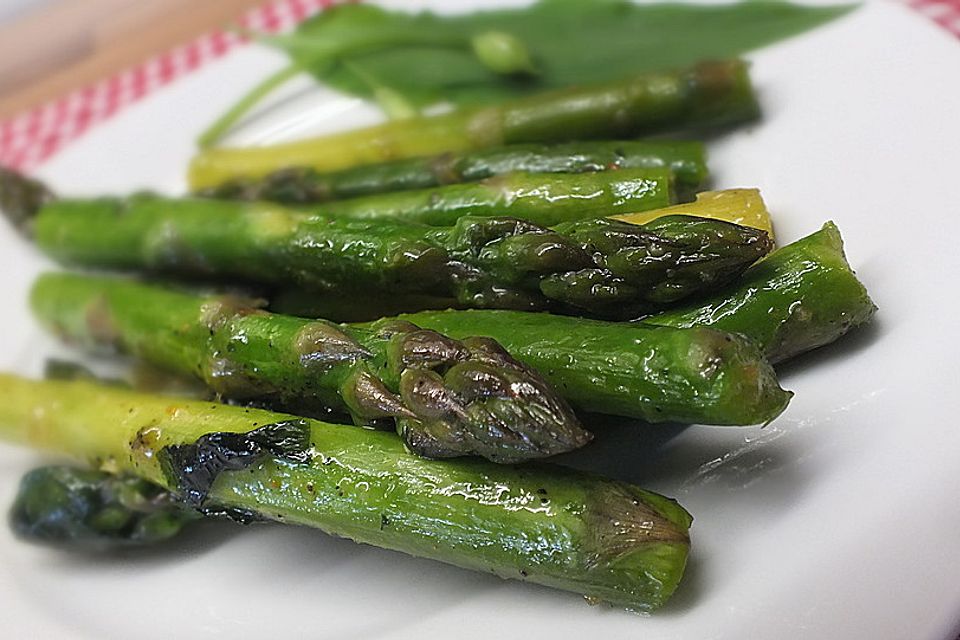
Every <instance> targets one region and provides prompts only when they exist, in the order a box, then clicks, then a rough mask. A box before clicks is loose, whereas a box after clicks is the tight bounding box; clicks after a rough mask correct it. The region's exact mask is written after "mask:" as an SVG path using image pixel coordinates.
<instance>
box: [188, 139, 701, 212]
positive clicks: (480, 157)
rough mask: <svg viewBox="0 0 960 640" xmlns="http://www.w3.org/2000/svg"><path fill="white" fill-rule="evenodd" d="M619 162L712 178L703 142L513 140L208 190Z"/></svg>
mask: <svg viewBox="0 0 960 640" xmlns="http://www.w3.org/2000/svg"><path fill="white" fill-rule="evenodd" d="M614 169H669V170H670V172H671V174H672V175H673V177H674V186H675V187H676V190H677V192H678V194H683V195H687V194H691V193H693V192H695V191H697V190H698V189H699V188H700V187H701V186H702V185H703V183H704V182H705V181H706V180H707V175H708V174H707V165H706V159H705V154H704V148H703V144H702V143H700V142H659V141H630V140H625V141H617V142H613V141H609V142H608V141H598V142H570V143H566V144H553V145H543V144H513V145H507V146H504V147H495V148H493V149H480V150H476V151H468V152H465V153H445V154H442V155H439V156H428V157H426V158H410V159H406V160H394V161H392V162H383V163H380V164H374V165H367V166H361V167H354V168H352V169H343V170H341V171H332V172H328V173H321V172H319V171H317V170H315V169H313V168H311V167H293V168H289V169H281V170H280V171H276V172H273V173H271V174H269V175H267V176H264V177H263V178H260V179H234V180H228V181H227V182H225V183H223V184H220V185H217V186H215V187H211V188H209V189H203V190H201V192H200V195H203V196H207V197H214V198H223V199H227V200H268V201H271V202H282V203H287V204H312V203H318V202H328V201H330V200H343V199H346V198H356V197H359V196H369V195H373V194H376V193H390V192H395V191H407V190H411V189H429V188H430V187H437V186H441V185H445V184H458V183H461V182H476V181H478V180H485V179H487V178H491V177H493V176H499V175H503V174H506V173H513V172H517V171H524V172H529V173H583V172H592V171H607V170H614Z"/></svg>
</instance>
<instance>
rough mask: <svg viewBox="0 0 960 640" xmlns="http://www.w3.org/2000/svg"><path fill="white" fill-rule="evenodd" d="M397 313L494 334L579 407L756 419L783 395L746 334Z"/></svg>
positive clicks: (516, 315)
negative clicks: (742, 336)
mask: <svg viewBox="0 0 960 640" xmlns="http://www.w3.org/2000/svg"><path fill="white" fill-rule="evenodd" d="M400 317H401V318H411V319H417V320H418V321H421V322H423V325H424V326H428V327H446V328H447V330H448V331H447V332H448V333H449V334H450V335H460V334H470V335H484V336H489V337H494V339H497V340H499V341H500V343H501V344H503V345H504V346H505V347H506V348H507V350H508V351H509V352H510V353H511V354H512V355H513V356H514V357H516V358H517V359H518V360H520V361H521V362H525V363H527V364H528V365H529V366H531V367H534V368H535V369H537V370H538V371H539V372H540V373H541V374H543V376H544V378H546V379H547V380H549V381H550V383H551V384H552V385H553V386H554V387H555V388H556V389H557V390H558V391H559V393H561V394H562V395H563V396H564V397H565V398H566V399H567V400H568V401H569V402H570V404H572V405H573V406H574V407H575V408H577V409H582V410H585V411H591V412H594V413H606V414H612V415H620V416H629V417H632V418H642V419H644V420H646V421H648V422H664V421H670V422H684V423H699V424H759V423H766V422H769V421H771V420H773V419H774V418H776V417H777V416H778V415H779V414H780V413H781V412H782V411H783V410H784V409H785V408H786V406H787V403H788V402H789V400H790V397H791V395H792V394H791V393H789V392H786V391H784V390H783V389H781V388H780V386H779V385H778V384H777V382H776V378H775V376H774V373H773V370H772V368H771V367H770V365H769V364H767V362H766V361H765V360H764V359H763V358H762V356H760V354H759V350H758V349H757V348H756V347H755V346H754V345H753V344H752V343H750V342H749V341H747V340H746V339H745V338H741V337H740V336H737V335H735V334H728V333H722V332H717V331H714V330H712V329H707V328H703V327H698V328H692V329H687V330H686V333H678V332H677V331H678V330H676V329H670V331H669V332H664V329H668V327H655V326H648V325H643V324H629V323H622V322H603V321H598V320H587V319H584V318H572V317H565V316H555V315H551V314H546V313H526V312H519V311H478V310H468V311H422V312H420V313H413V314H405V315H403V316H400Z"/></svg>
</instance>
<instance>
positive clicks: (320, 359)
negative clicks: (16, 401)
mask: <svg viewBox="0 0 960 640" xmlns="http://www.w3.org/2000/svg"><path fill="white" fill-rule="evenodd" d="M31 302H32V306H33V309H34V312H35V314H36V315H37V317H38V318H39V319H40V321H41V322H42V323H43V324H44V325H45V326H47V327H48V328H50V329H52V330H53V331H55V332H57V333H58V334H60V335H61V336H62V337H63V338H64V339H66V340H67V341H69V342H72V343H77V344H80V345H84V346H87V347H100V348H102V347H104V346H108V347H110V348H118V349H120V350H121V351H124V352H127V353H131V354H134V355H136V356H138V357H140V358H143V359H145V360H146V361H147V362H149V363H152V364H155V365H158V366H161V367H163V368H165V369H167V370H170V371H174V372H178V373H181V374H185V375H188V376H195V377H199V378H201V379H202V380H204V381H205V382H206V383H207V384H208V385H209V386H210V387H211V388H212V389H214V390H216V391H217V392H218V393H220V394H222V395H223V396H226V397H230V398H239V399H257V400H263V401H268V402H270V403H271V404H273V405H276V404H279V405H280V406H284V407H294V408H300V407H302V406H303V405H304V403H306V405H307V406H309V405H310V401H311V400H312V401H314V402H315V403H320V404H323V405H325V406H332V407H334V408H339V409H346V410H348V411H349V412H350V413H351V414H352V415H353V416H354V417H355V419H356V420H357V421H358V422H359V423H361V424H362V423H364V422H365V421H369V420H371V419H374V418H383V417H394V418H396V419H397V420H398V423H399V424H400V425H402V428H401V429H400V433H401V435H403V436H404V439H405V440H406V441H407V443H408V445H409V446H410V447H411V449H413V451H415V452H417V453H420V454H427V455H430V456H431V457H438V455H439V453H443V452H448V453H451V452H452V453H471V452H474V453H480V454H481V455H484V456H486V457H488V458H490V459H493V460H496V461H503V460H505V459H509V460H512V461H515V460H520V459H525V458H533V457H540V456H543V455H550V454H552V453H560V452H562V451H567V450H570V449H573V448H575V447H576V446H579V445H583V444H585V443H586V441H587V439H588V434H587V433H586V432H584V431H583V430H582V428H581V427H580V426H579V424H578V423H577V421H576V419H575V418H574V417H573V416H572V415H571V414H570V412H569V410H568V409H567V405H566V404H565V403H564V402H563V401H560V400H558V399H557V398H555V397H554V396H553V395H552V394H551V393H550V391H549V390H548V389H547V388H546V385H545V383H543V382H542V381H541V380H540V378H539V377H538V376H537V375H535V374H533V373H532V372H531V371H530V370H529V369H523V368H520V367H519V365H517V363H516V361H514V360H513V359H512V358H510V357H509V356H507V355H506V354H505V353H503V352H502V351H501V350H499V349H498V348H497V346H496V345H495V344H490V343H489V342H484V341H478V340H474V339H471V338H469V337H466V336H465V334H464V333H463V331H462V330H461V331H459V332H458V333H459V335H461V336H463V337H465V339H464V341H463V342H462V343H456V342H454V341H452V340H450V339H444V338H443V336H440V335H438V334H436V333H433V332H427V331H416V330H415V327H413V325H410V324H409V323H407V322H404V321H401V320H385V321H378V322H374V323H368V324H356V325H333V324H330V323H327V322H323V321H316V322H311V321H309V320H304V319H301V318H294V317H289V316H282V315H276V314H268V313H266V312H263V311H259V310H256V309H254V308H253V307H251V306H246V305H243V304H240V303H239V302H238V301H237V300H225V299H224V298H223V297H213V298H211V297H203V296H198V295H189V294H186V293H178V292H174V291H170V290H167V289H162V288H160V287H157V286H151V285H146V284H138V283H135V282H130V281H124V280H117V279H111V278H98V277H90V276H80V275H72V274H47V275H45V276H42V277H41V278H40V279H39V280H38V281H37V283H36V285H35V286H34V289H33V293H32V296H31ZM532 318H533V319H534V320H535V321H539V320H541V319H542V320H543V321H544V324H543V325H542V331H540V332H539V334H540V335H539V339H540V340H542V341H544V342H557V343H558V344H563V343H564V341H565V340H567V339H568V338H567V337H566V336H564V335H563V334H562V333H552V330H553V329H552V327H551V325H550V324H549V318H550V317H549V316H539V315H536V316H532ZM624 327H625V328H626V333H627V334H629V335H630V336H631V339H632V340H633V342H632V343H630V344H627V343H626V341H624V343H622V344H619V345H617V350H616V351H610V352H609V353H608V354H607V357H608V358H609V362H608V363H607V366H610V367H614V365H617V366H619V365H622V366H623V367H624V369H623V371H618V372H612V373H611V374H609V375H614V376H617V378H616V379H615V380H613V379H611V381H610V382H609V384H604V385H597V384H596V382H597V379H598V378H597V379H595V380H594V382H593V385H590V384H587V385H586V386H584V387H583V388H582V389H581V393H586V394H593V395H594V396H595V398H596V399H597V403H596V404H595V405H594V406H592V407H591V408H592V409H593V410H595V411H598V412H603V413H620V414H621V415H628V416H635V417H646V418H649V419H650V420H652V421H657V422H660V421H664V420H687V421H693V422H702V423H709V424H755V423H758V422H766V421H768V420H770V419H772V418H773V417H775V416H776V415H777V414H778V413H780V411H782V409H783V407H784V406H785V405H786V402H787V400H788V399H789V394H787V393H785V392H784V391H782V390H781V389H780V388H779V387H778V386H777V383H776V379H775V378H774V377H773V375H772V372H771V370H770V368H769V366H767V365H766V363H765V362H764V361H763V360H762V358H761V357H760V355H759V353H758V352H757V350H756V349H755V348H753V346H752V345H750V344H749V343H747V342H746V341H744V340H741V339H739V338H735V337H732V336H729V335H727V334H724V333H720V332H717V331H713V330H709V329H697V330H676V329H664V328H656V329H649V328H641V330H639V331H637V330H635V329H636V328H635V327H631V326H629V325H624ZM518 330H519V331H520V332H521V333H523V332H524V331H528V330H527V329H525V328H523V327H518ZM391 334H392V335H391ZM567 344H568V346H569V343H567ZM585 344H586V343H585ZM601 346H602V345H600V344H596V345H595V347H596V348H601ZM588 352H589V351H588ZM551 366H556V365H551ZM570 366H574V367H576V366H580V365H579V364H578V363H577V362H575V361H574V360H571V364H570ZM448 367H449V369H448ZM404 368H406V370H404ZM431 370H434V371H438V372H440V373H443V378H442V379H441V378H440V377H439V376H438V375H437V374H436V373H432V372H431ZM401 371H402V373H401ZM544 373H546V371H545V372H544ZM588 375H589V374H588ZM441 381H442V383H443V385H444V386H440V383H441ZM428 382H429V383H430V384H429V386H427V387H425V388H418V386H417V385H426V384H427V383H428ZM592 386H605V387H606V386H609V387H611V389H609V390H604V389H599V388H596V389H592V388H591V387H592ZM558 393H560V394H562V395H563V394H569V393H571V389H570V388H568V387H567V386H562V387H558ZM610 398H614V399H616V400H617V401H616V402H610V403H609V404H604V401H605V400H607V399H610ZM451 399H457V400H459V402H460V403H461V404H462V405H463V407H460V406H457V407H456V409H457V411H456V414H455V415H453V416H451V415H449V414H450V413H451V412H450V411H447V410H444V409H446V407H445V406H439V407H438V406H437V405H438V404H441V403H444V402H449V401H450V400H451ZM441 410H443V411H441ZM411 414H416V419H412V418H411ZM437 414H440V415H441V416H442V418H443V420H444V421H445V422H444V421H441V424H440V425H439V426H437V425H435V424H434V423H435V422H437V421H438V420H435V419H434V420H432V419H431V418H433V417H434V416H436V415H437ZM458 418H459V419H458ZM448 422H449V423H450V424H447V423H448ZM462 423H466V424H462ZM447 431H449V433H448V432H447ZM427 436H432V437H431V438H428V437H427ZM424 440H426V444H425V443H424ZM433 440H439V441H440V442H439V443H437V442H434V441H433ZM427 445H429V446H427ZM441 446H442V447H445V448H441Z"/></svg>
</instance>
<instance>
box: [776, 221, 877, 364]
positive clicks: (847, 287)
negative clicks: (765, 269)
mask: <svg viewBox="0 0 960 640" xmlns="http://www.w3.org/2000/svg"><path fill="white" fill-rule="evenodd" d="M791 247H793V249H794V251H793V252H789V253H788V252H787V251H786V250H787V249H790V248H791ZM784 252H785V253H786V255H787V262H792V261H798V262H799V261H800V260H804V259H812V260H813V261H815V263H816V264H817V268H818V269H819V270H821V271H823V272H825V273H826V274H827V276H828V277H830V278H831V280H832V281H833V283H832V287H830V289H828V290H824V291H822V292H820V293H821V299H820V300H818V304H817V305H816V306H814V305H812V304H809V303H805V301H803V300H801V301H800V302H799V304H795V305H792V306H791V307H790V313H789V315H788V316H787V318H786V319H785V320H784V321H783V322H782V323H781V324H780V326H779V327H778V328H777V331H776V333H775V334H774V335H773V336H772V339H771V340H770V342H769V344H767V345H766V352H767V357H768V358H769V359H770V361H771V362H774V363H776V362H781V361H783V360H786V359H788V358H791V357H793V356H795V355H798V354H800V353H803V352H805V351H810V350H812V349H816V348H817V347H821V346H823V345H826V344H829V343H831V342H833V341H835V340H837V339H838V338H840V337H841V336H843V335H844V334H846V333H847V332H848V331H850V330H851V329H854V328H856V327H859V326H861V325H864V324H867V323H868V322H870V320H871V319H872V318H873V316H874V315H875V314H876V312H877V305H876V304H875V303H874V302H873V300H872V299H871V298H870V294H869V293H868V292H867V289H866V287H865V286H864V285H863V283H862V282H860V280H859V279H857V276H856V274H855V273H854V272H853V269H852V268H851V267H850V263H849V262H848V261H847V257H846V254H845V253H844V249H843V237H842V236H841V235H840V229H838V228H837V226H836V225H835V224H834V223H833V222H827V223H826V224H824V225H823V228H822V229H820V231H818V232H817V233H815V234H813V235H811V236H808V237H807V238H804V239H802V240H800V241H798V242H797V243H795V244H794V245H790V246H788V247H785V249H784ZM794 253H796V255H793V254H794ZM774 255H776V254H774ZM757 266H758V267H762V266H765V265H763V263H761V264H759V265H757ZM827 311H829V314H828V313H827Z"/></svg>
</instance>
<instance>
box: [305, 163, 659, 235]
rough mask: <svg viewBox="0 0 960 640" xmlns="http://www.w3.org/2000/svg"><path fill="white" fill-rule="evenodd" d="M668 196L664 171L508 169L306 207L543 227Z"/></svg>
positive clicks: (438, 221)
mask: <svg viewBox="0 0 960 640" xmlns="http://www.w3.org/2000/svg"><path fill="white" fill-rule="evenodd" d="M673 200H674V197H673V185H672V178H671V175H670V172H669V171H668V170H667V169H625V170H623V171H608V172H602V173H600V172H595V173H581V174H576V175H555V174H531V173H512V174H507V175H502V176H495V177H493V178H488V179H486V180H483V181H481V182H468V183H464V184H452V185H446V186H441V187H433V188H428V189H416V190H412V191H400V192H396V193H381V194H376V195H371V196H365V197H362V198H352V199H350V200H341V201H338V202H327V203H324V204H321V205H310V206H309V208H308V209H307V210H308V211H309V212H310V213H314V214H320V215H324V216H328V217H330V218H338V219H340V218H346V219H356V220H374V219H393V220H405V221H408V222H419V223H423V224H429V225H434V226H452V225H454V224H456V223H457V220H458V219H460V218H462V217H464V216H480V217H491V216H512V217H514V218H521V219H523V220H526V221H528V222H532V223H534V224H539V225H545V226H549V225H554V224H559V223H561V222H565V221H568V220H582V219H584V218H598V217H601V216H607V215H612V214H615V213H631V212H634V211H646V210H648V209H656V208H658V207H665V206H667V205H669V204H670V203H671V202H673Z"/></svg>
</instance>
